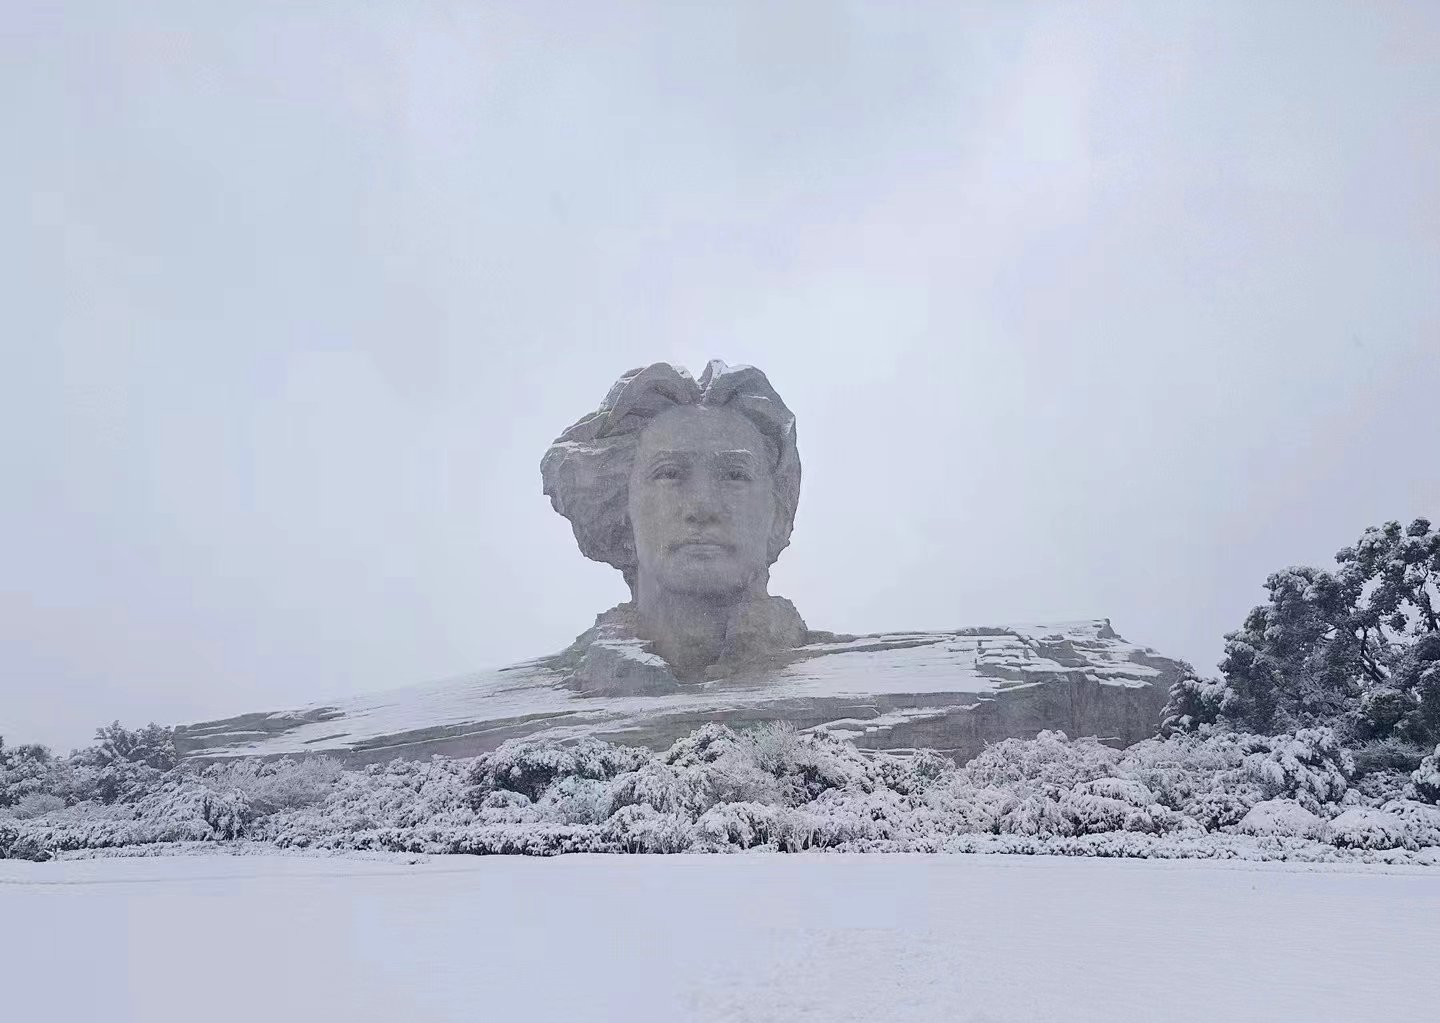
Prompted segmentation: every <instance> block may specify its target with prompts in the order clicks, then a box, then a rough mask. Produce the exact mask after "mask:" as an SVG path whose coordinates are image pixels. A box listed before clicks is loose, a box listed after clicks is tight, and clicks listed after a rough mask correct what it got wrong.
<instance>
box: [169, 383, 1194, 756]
mask: <svg viewBox="0 0 1440 1023" xmlns="http://www.w3.org/2000/svg"><path fill="white" fill-rule="evenodd" d="M540 469H541V476H542V478H543V480H544V492H545V493H546V494H547V495H549V497H550V501H551V503H552V504H553V506H554V507H555V510H556V511H558V512H560V514H562V515H564V516H565V517H566V518H567V519H568V520H569V521H570V525H571V527H572V529H573V530H574V533H575V539H576V541H577V542H578V543H579V545H580V550H581V552H582V553H584V554H585V556H586V557H589V558H593V559H594V560H596V561H601V562H604V563H606V564H609V565H613V566H614V567H615V568H617V569H619V570H620V572H621V573H622V574H623V575H624V577H625V582H626V583H627V584H628V585H629V588H630V600H628V601H627V602H625V603H623V604H620V605H619V606H617V607H614V608H611V609H610V610H609V611H606V612H605V613H603V614H601V615H600V616H599V617H598V618H597V619H596V621H595V625H594V627H593V628H591V629H590V630H588V631H587V632H585V633H584V634H582V635H581V636H580V637H578V638H577V639H576V640H575V641H574V642H573V643H572V644H570V646H569V647H567V648H566V649H564V650H563V651H561V652H560V653H558V654H553V655H550V656H546V657H538V658H535V659H534V660H529V661H524V662H521V663H519V664H513V665H510V666H509V667H506V668H500V669H496V670H492V671H486V672H479V673H477V674H475V675H468V676H462V677H460V678H455V679H447V680H444V681H440V682H435V683H431V684H428V685H423V686H416V687H413V688H410V689H407V690H400V691H395V692H390V693H382V694H377V695H375V696H370V697H353V698H349V699H346V700H343V701H339V702H332V703H318V704H311V705H310V706H308V707H302V708H299V709H296V710H292V711H279V712H260V713H255V714H245V715H241V716H239V717H235V718H227V719H225V720H223V721H210V722H202V723H199V724H195V725H190V726H188V727H182V728H180V729H178V730H177V733H176V744H177V747H178V748H179V749H180V750H181V752H182V753H184V754H185V755H187V756H194V757H216V756H290V755H295V754H304V753H328V754H333V755H339V756H343V757H345V758H346V759H348V760H352V761H369V760H387V759H389V758H391V757H394V756H412V757H421V758H423V757H426V756H429V755H430V754H432V753H444V754H449V755H453V756H471V755H474V754H476V753H481V752H484V751H486V750H491V749H495V748H496V747H497V746H499V745H500V744H502V743H504V742H506V741H507V740H510V739H518V738H523V737H527V736H536V737H546V738H559V739H567V738H579V737H583V736H594V737H597V738H603V739H608V740H610V741H614V742H624V743H635V744H643V745H646V746H650V747H652V748H655V749H663V748H665V747H667V746H669V745H670V744H671V743H673V742H674V741H675V740H676V739H678V738H680V737H681V736H684V735H688V734H689V733H691V732H692V731H693V730H694V729H696V728H698V727H700V726H701V725H703V724H706V723H710V722H718V723H722V724H726V725H730V726H733V727H737V728H742V727H748V726H750V725H754V724H757V723H760V722H772V721H783V722H786V723H789V724H791V725H793V726H794V727H796V728H800V729H812V730H815V731H822V732H828V733H830V734H832V735H837V736H843V737H845V738H847V739H850V740H852V741H853V742H855V743H856V745H859V746H862V747H868V748H872V749H889V750H904V749H915V748H921V747H926V748H932V749H937V750H941V751H943V752H946V753H949V754H952V755H954V756H956V757H959V758H962V759H964V758H968V757H971V756H974V755H975V754H976V753H978V752H979V751H980V750H981V749H982V748H983V747H984V746H985V744H986V743H989V742H995V741H997V740H1000V739H1005V738H1009V737H1020V738H1029V737H1032V736H1034V735H1035V734H1036V733H1037V732H1039V731H1040V730H1041V729H1046V728H1059V729H1063V730H1064V731H1066V732H1068V733H1069V734H1071V735H1098V736H1101V737H1102V738H1104V739H1106V740H1107V741H1109V742H1113V743H1117V744H1121V745H1124V744H1128V743H1131V742H1135V741H1137V740H1139V739H1144V738H1147V737H1149V736H1151V735H1154V734H1155V729H1156V726H1157V725H1158V724H1159V715H1160V708H1161V706H1162V704H1163V703H1164V701H1165V693H1166V691H1167V689H1168V687H1169V685H1170V683H1171V682H1173V681H1174V680H1175V679H1176V678H1177V677H1178V675H1179V672H1180V671H1181V670H1182V667H1183V666H1182V665H1181V664H1180V663H1179V662H1177V661H1173V660H1170V659H1169V658H1165V657H1161V656H1160V655H1158V654H1157V653H1155V651H1153V650H1150V649H1149V648H1147V647H1143V646H1138V645H1136V644H1133V643H1127V642H1126V641H1125V640H1124V639H1122V638H1121V637H1120V636H1118V635H1117V634H1116V633H1115V631H1114V630H1113V629H1112V628H1111V627H1110V623H1109V621H1108V620H1105V619H1093V620H1089V621H1082V622H1065V623H1059V624H1045V625H1034V624H1031V625H1011V626H982V627H974V628H957V629H950V630H945V631H938V632H898V633H883V634H871V635H864V636H841V635H836V634H834V633H829V632H819V631H817V630H814V629H809V628H807V627H806V625H805V622H804V621H802V620H801V618H800V615H799V614H798V613H797V612H796V610H795V607H794V605H792V604H791V603H790V602H789V601H788V600H785V599H784V598H782V597H775V596H771V595H770V593H769V590H768V585H769V579H770V566H771V565H772V564H774V563H775V559H776V558H778V557H779V556H780V552H781V551H783V550H784V549H785V547H786V546H787V545H788V544H789V542H790V532H791V529H792V527H793V526H794V524H795V511H796V508H797V507H798V505H799V501H800V455H799V452H798V450H797V448H796V442H795V417H794V415H792V414H791V412H790V410H789V409H788V408H786V406H785V403H784V402H783V401H782V400H781V399H780V396H779V395H778V394H776V393H775V390H774V389H773V388H772V387H771V386H770V383H769V381H768V380H766V378H765V375H764V374H763V373H761V372H760V371H759V370H757V369H754V368H752V367H748V366H746V367H740V366H737V367H734V368H731V367H728V366H726V365H725V364H724V363H723V362H712V363H710V365H709V366H707V367H706V368H705V372H704V373H702V374H701V376H700V378H699V380H696V379H694V378H693V377H691V376H690V375H689V374H688V373H686V372H685V371H684V370H683V369H679V368H677V367H674V366H670V365H666V364H664V363H657V364H655V365H653V366H648V367H646V368H644V369H637V370H632V371H631V372H629V373H626V374H625V375H624V376H622V377H621V378H620V379H619V380H618V381H617V382H616V383H615V385H614V386H613V387H612V388H611V389H610V391H609V393H608V394H607V395H606V396H605V400H604V401H602V402H601V404H600V407H599V408H598V409H596V410H595V411H594V412H593V413H591V414H590V415H588V416H586V417H585V418H583V419H581V420H580V421H579V422H578V423H576V424H575V425H574V426H572V427H570V428H569V429H568V430H566V431H565V432H564V433H562V434H561V435H560V437H559V439H557V440H556V441H555V443H554V444H553V445H552V446H551V448H550V450H549V451H548V452H546V454H545V456H544V458H543V460H542V461H541V466H540ZM956 542H957V544H959V545H962V546H963V543H964V541H963V538H962V539H957V541H956Z"/></svg>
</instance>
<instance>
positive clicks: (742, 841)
mask: <svg viewBox="0 0 1440 1023" xmlns="http://www.w3.org/2000/svg"><path fill="white" fill-rule="evenodd" d="M786 816H787V815H786V808H785V807H781V806H772V805H769V804H766V803H721V804H719V805H718V806H712V807H711V808H710V809H708V810H706V811H705V812H704V813H703V814H701V816H700V819H699V820H697V821H696V822H695V836H696V839H697V841H699V842H700V843H702V844H703V845H704V846H705V847H707V848H710V849H725V848H732V849H753V848H755V847H756V846H761V845H768V846H773V847H775V848H779V844H780V840H781V838H782V837H784V836H785V835H786V833H787V830H788V829H787V828H786V821H785V818H786Z"/></svg>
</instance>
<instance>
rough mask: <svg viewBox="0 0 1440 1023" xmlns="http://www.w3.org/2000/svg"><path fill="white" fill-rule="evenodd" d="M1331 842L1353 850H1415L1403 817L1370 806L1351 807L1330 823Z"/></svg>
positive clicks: (1412, 838)
mask: <svg viewBox="0 0 1440 1023" xmlns="http://www.w3.org/2000/svg"><path fill="white" fill-rule="evenodd" d="M1330 836H1331V841H1332V842H1334V843H1335V844H1336V845H1338V846H1341V847H1348V848H1351V849H1416V848H1418V847H1419V844H1418V843H1417V842H1416V840H1415V836H1414V835H1413V834H1412V833H1411V828H1410V827H1409V826H1408V824H1407V822H1406V821H1405V819H1404V818H1403V817H1400V816H1397V815H1396V814H1392V813H1388V812H1386V811H1385V810H1377V809H1375V808H1373V807H1369V806H1352V807H1350V808H1348V809H1346V810H1344V811H1342V812H1341V813H1340V814H1338V815H1337V816H1336V817H1335V819H1334V820H1332V821H1331V822H1330Z"/></svg>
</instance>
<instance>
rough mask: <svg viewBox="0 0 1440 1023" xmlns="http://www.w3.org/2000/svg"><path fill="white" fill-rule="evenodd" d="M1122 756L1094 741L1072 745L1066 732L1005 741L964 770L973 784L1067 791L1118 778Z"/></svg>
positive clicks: (1046, 733)
mask: <svg viewBox="0 0 1440 1023" xmlns="http://www.w3.org/2000/svg"><path fill="white" fill-rule="evenodd" d="M1119 760H1120V752H1119V751H1118V750H1114V749H1111V748H1110V747H1109V746H1106V745H1104V744H1103V743H1100V742H1098V741H1096V740H1095V739H1076V740H1074V741H1071V740H1070V739H1069V738H1068V737H1067V736H1066V735H1065V733H1064V732H1048V731H1047V732H1041V733H1040V734H1039V735H1037V736H1036V737H1035V738H1034V739H1030V740H1026V739H1004V740H1002V741H1000V742H997V743H993V744H991V745H989V746H986V747H985V749H984V751H983V752H981V753H980V755H979V756H977V757H976V758H975V759H974V760H972V761H970V763H969V764H967V765H966V766H965V770H966V772H967V773H968V775H969V777H970V780H971V782H973V783H974V784H976V785H989V786H996V787H1007V788H1010V787H1034V788H1039V789H1045V790H1065V789H1070V788H1073V787H1074V786H1075V785H1077V784H1079V783H1080V782H1084V781H1093V780H1095V779H1096V778H1107V777H1110V776H1112V775H1114V774H1115V765H1116V764H1117V763H1118V762H1119Z"/></svg>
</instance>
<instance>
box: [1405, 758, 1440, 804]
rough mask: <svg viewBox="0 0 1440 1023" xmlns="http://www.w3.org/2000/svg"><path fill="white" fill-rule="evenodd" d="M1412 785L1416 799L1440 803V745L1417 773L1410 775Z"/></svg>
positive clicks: (1421, 763)
mask: <svg viewBox="0 0 1440 1023" xmlns="http://www.w3.org/2000/svg"><path fill="white" fill-rule="evenodd" d="M1410 785H1411V788H1412V790H1413V794H1414V796H1415V798H1416V799H1419V800H1421V801H1422V802H1426V803H1440V746H1436V747H1435V752H1434V753H1431V754H1430V755H1429V756H1428V757H1426V758H1425V759H1424V760H1421V761H1420V766H1419V767H1417V768H1416V769H1415V773H1414V774H1412V775H1411V776H1410Z"/></svg>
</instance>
